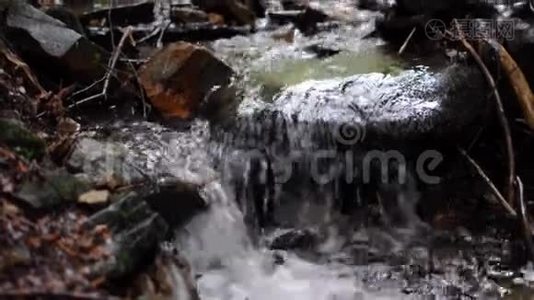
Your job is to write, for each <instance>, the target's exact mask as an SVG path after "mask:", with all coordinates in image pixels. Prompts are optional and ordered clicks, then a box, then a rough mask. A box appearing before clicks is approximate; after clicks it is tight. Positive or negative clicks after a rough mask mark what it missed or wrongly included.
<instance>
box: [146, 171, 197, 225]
mask: <svg viewBox="0 0 534 300" xmlns="http://www.w3.org/2000/svg"><path fill="white" fill-rule="evenodd" d="M199 192H200V187H199V186H196V185H194V184H189V183H184V182H180V181H176V180H171V181H168V182H166V183H163V184H160V185H159V186H158V188H157V190H156V191H155V192H152V193H151V194H150V195H148V196H147V197H146V201H147V202H148V204H149V205H150V207H151V208H152V209H153V210H155V211H157V212H158V213H159V214H160V215H161V216H162V217H163V218H164V219H165V220H166V221H167V222H168V223H169V224H170V225H171V226H173V227H176V226H179V225H181V224H184V223H185V222H187V221H189V219H190V218H191V217H192V216H194V215H195V214H196V213H198V212H200V211H201V210H203V209H205V208H207V203H206V201H205V200H204V199H203V198H202V197H201V196H200V193H199Z"/></svg>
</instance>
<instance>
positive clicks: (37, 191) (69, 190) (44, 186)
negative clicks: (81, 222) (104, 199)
mask: <svg viewBox="0 0 534 300" xmlns="http://www.w3.org/2000/svg"><path fill="white" fill-rule="evenodd" d="M88 190H89V185H88V184H87V183H86V182H84V181H81V180H79V179H78V178H76V177H75V176H73V175H72V174H69V173H68V172H67V171H66V170H65V169H57V170H52V171H43V172H42V174H41V176H40V178H28V179H26V180H25V181H24V182H23V183H22V184H21V186H20V188H19V190H18V191H17V192H16V193H15V197H16V198H18V199H19V200H21V201H23V202H25V203H27V204H29V205H30V206H31V207H33V208H37V209H39V208H49V207H53V206H56V205H59V204H62V203H65V202H75V201H77V199H78V197H79V196H80V195H82V194H83V193H85V192H87V191H88Z"/></svg>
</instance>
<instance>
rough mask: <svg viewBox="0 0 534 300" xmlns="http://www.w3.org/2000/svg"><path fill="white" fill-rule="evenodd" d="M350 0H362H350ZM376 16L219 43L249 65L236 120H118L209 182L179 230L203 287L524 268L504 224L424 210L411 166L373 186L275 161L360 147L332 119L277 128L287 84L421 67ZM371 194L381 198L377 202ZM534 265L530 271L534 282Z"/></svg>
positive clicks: (304, 294)
mask: <svg viewBox="0 0 534 300" xmlns="http://www.w3.org/2000/svg"><path fill="white" fill-rule="evenodd" d="M345 2H351V1H340V2H339V3H341V4H342V3H345ZM322 3H323V4H324V3H325V1H322ZM341 4H339V6H342V5H341ZM273 5H274V4H273ZM333 7H334V8H336V9H339V7H338V6H337V5H333ZM373 18H374V14H372V13H368V14H365V13H361V12H357V19H356V22H353V23H352V24H351V25H343V26H339V27H335V28H333V29H331V30H328V31H325V32H320V33H319V34H317V35H314V36H312V37H305V36H303V35H301V34H300V33H298V32H294V31H293V29H291V28H285V29H281V31H282V33H283V34H288V33H289V34H291V35H292V36H293V37H292V39H291V40H290V41H288V40H284V39H278V38H276V36H279V34H280V32H272V31H261V30H260V32H258V33H256V34H253V35H250V36H246V37H235V38H233V39H229V40H219V41H216V42H214V43H212V44H210V45H208V46H209V47H211V48H212V49H213V50H214V53H215V54H216V55H218V56H220V57H221V58H222V59H223V60H225V61H226V62H227V63H229V64H230V65H231V66H232V67H233V68H234V69H235V70H236V71H237V73H238V75H237V80H236V84H237V85H238V86H239V87H241V90H242V91H243V95H241V96H242V98H243V102H242V103H241V105H240V106H239V108H238V117H237V119H236V120H235V122H232V123H231V124H209V123H207V122H205V121H200V120H197V121H195V122H194V124H192V125H191V127H190V128H188V129H185V130H182V131H173V130H169V129H165V128H162V127H160V126H157V125H154V124H150V123H138V124H129V125H125V124H119V125H118V126H119V127H118V128H120V130H118V131H117V132H116V133H115V135H117V137H115V138H117V139H121V140H123V141H124V142H125V144H126V146H128V147H131V148H132V149H133V148H135V149H136V150H137V151H138V152H141V153H143V158H142V159H139V160H138V162H140V161H143V162H146V165H145V166H143V167H144V168H145V169H151V170H154V171H155V173H156V174H154V175H162V174H168V175H172V176H173V177H177V178H180V179H183V180H185V181H188V182H194V183H196V184H199V185H202V186H203V190H202V195H203V197H204V198H205V199H206V201H207V202H208V203H209V208H208V209H207V211H205V212H203V213H201V214H199V215H198V216H196V217H194V218H193V219H192V220H191V221H190V222H189V223H188V224H187V225H185V226H184V227H183V228H181V229H179V230H178V231H177V232H176V238H175V243H176V244H177V246H178V247H177V248H178V249H180V251H181V252H182V254H183V255H184V256H185V257H186V258H187V259H188V261H189V262H190V263H191V265H192V268H193V273H194V275H196V278H197V283H198V289H199V293H200V296H201V298H202V299H207V300H210V299H217V300H263V299H265V300H271V299H295V300H300V299H302V300H345V299H347V300H349V299H420V298H424V299H427V298H431V299H472V298H482V299H498V298H501V297H503V296H504V295H506V294H507V293H509V291H510V289H508V288H505V286H508V287H509V286H510V284H511V282H512V279H514V278H518V277H520V276H519V275H520V274H519V275H518V269H517V268H516V269H511V268H509V266H510V265H511V263H510V262H511V261H513V256H514V255H515V253H516V252H514V245H513V243H511V242H509V241H507V240H505V239H501V238H498V237H497V236H499V234H498V232H497V231H491V229H489V230H488V233H487V234H485V235H481V236H475V235H472V234H470V233H469V231H467V230H465V229H458V230H456V231H453V232H446V233H442V232H439V231H435V230H433V229H431V228H430V226H429V225H426V224H425V223H424V222H422V221H421V220H420V219H419V217H418V214H417V212H416V205H417V203H418V202H420V201H432V200H433V199H425V198H424V195H423V194H422V193H421V191H420V190H419V188H418V186H417V184H416V183H415V180H414V174H412V173H411V172H408V180H407V182H406V183H403V184H388V185H379V186H377V185H370V186H369V185H360V184H358V183H351V184H348V185H347V184H344V183H343V182H341V181H339V180H333V181H327V182H322V183H321V182H317V181H315V180H313V178H308V177H307V175H309V173H310V170H309V169H308V168H306V167H295V169H294V170H292V171H293V172H292V176H290V177H289V178H286V177H287V176H285V175H287V174H282V173H283V172H282V173H281V172H278V171H280V170H276V168H275V167H274V165H275V164H274V163H273V161H276V160H277V159H278V158H280V157H285V156H287V155H291V154H293V153H299V159H300V160H303V161H305V162H306V160H307V159H308V158H307V157H308V156H309V154H311V153H313V152H314V151H317V150H332V151H334V152H335V153H337V154H336V155H338V156H337V158H342V157H344V156H343V155H344V152H343V151H345V150H346V149H344V148H342V149H340V148H339V145H338V144H336V142H335V141H333V140H332V138H331V135H332V132H330V130H331V129H330V128H329V127H328V126H326V125H325V126H322V125H321V123H319V125H318V126H312V127H309V126H301V125H303V124H300V123H298V122H296V123H290V122H286V120H285V119H284V120H282V121H279V120H278V119H277V118H278V117H279V116H276V115H275V116H274V117H273V121H272V122H267V123H268V125H267V126H268V127H271V128H268V129H269V130H265V128H264V127H262V126H260V125H259V124H258V123H257V118H256V119H255V118H254V117H256V115H255V114H256V113H257V112H258V111H259V110H261V109H264V108H266V107H270V106H273V105H276V103H275V102H273V100H274V99H275V98H276V95H278V94H279V93H280V92H281V91H283V90H284V89H285V88H286V87H289V86H293V85H296V84H299V83H302V82H308V84H310V85H315V84H318V82H315V81H311V82H310V81H309V80H324V79H333V78H341V77H347V76H351V75H356V74H365V73H371V72H380V73H384V74H392V75H395V74H398V73H399V72H401V71H402V70H405V69H410V68H412V67H413V65H414V62H413V61H401V60H400V59H398V58H397V56H396V55H395V54H391V52H389V51H387V49H386V47H385V46H386V45H385V44H384V42H383V41H381V40H380V39H376V38H364V37H366V36H367V35H368V34H370V33H371V32H372V31H373ZM260 25H261V24H260ZM291 31H293V32H291ZM325 50H327V51H325ZM324 53H327V55H326V56H323V54H324ZM415 64H419V61H418V62H417V63H415ZM251 116H252V117H251ZM260 118H261V119H264V121H265V119H269V117H265V116H260ZM304 125H305V124H304ZM275 127H283V128H282V129H281V130H276V129H277V128H275ZM273 132H274V134H273ZM281 132H283V134H280V133H281ZM267 135H269V137H268V138H267V139H262V138H264V137H265V136H267ZM258 136H259V137H260V139H261V140H262V142H261V143H258V138H257V137H258ZM132 137H133V138H132ZM253 137H254V138H253ZM292 163H293V162H291V167H293V166H294V165H293V164H292ZM286 166H287V165H286ZM326 167H328V166H326ZM371 198H372V199H373V200H375V202H378V205H377V204H376V203H374V204H373V205H368V204H369V202H372V201H371ZM381 201H383V202H387V203H383V202H381ZM388 203H389V204H388ZM391 203H393V204H394V205H390V204H391ZM385 210H388V212H386V211H385ZM275 244H277V245H278V246H274V245H275ZM531 272H532V271H529V269H526V270H525V272H524V274H525V276H523V277H524V281H526V282H528V281H529V280H530V279H529V278H530V277H532V276H531V275H530V274H531ZM499 280H500V281H499ZM503 282H506V283H503ZM516 283H517V281H516ZM499 284H500V285H499ZM521 286H524V285H521ZM520 290H521V291H520ZM526 291H527V292H526V294H528V289H526ZM515 293H516V294H519V295H521V296H517V298H515V299H527V298H522V297H523V296H522V295H524V294H525V293H523V291H522V289H515Z"/></svg>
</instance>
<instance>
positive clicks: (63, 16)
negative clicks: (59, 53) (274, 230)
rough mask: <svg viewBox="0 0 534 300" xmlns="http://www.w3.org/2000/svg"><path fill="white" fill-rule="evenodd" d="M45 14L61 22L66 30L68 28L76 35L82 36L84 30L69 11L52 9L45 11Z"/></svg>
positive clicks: (57, 8)
mask: <svg viewBox="0 0 534 300" xmlns="http://www.w3.org/2000/svg"><path fill="white" fill-rule="evenodd" d="M46 14H47V15H49V16H51V17H53V18H55V19H58V20H60V21H61V22H63V23H64V24H65V25H66V26H67V28H70V29H72V30H74V31H76V32H77V33H79V34H81V35H84V34H85V32H84V29H83V26H82V23H81V22H80V19H79V18H78V16H76V15H75V14H74V12H72V11H71V10H69V9H66V8H63V7H52V8H49V9H47V10H46Z"/></svg>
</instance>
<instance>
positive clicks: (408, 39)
mask: <svg viewBox="0 0 534 300" xmlns="http://www.w3.org/2000/svg"><path fill="white" fill-rule="evenodd" d="M416 30H417V27H414V28H413V29H412V32H410V34H409V35H408V37H407V38H406V41H404V44H402V46H401V47H400V49H399V52H398V54H399V55H402V53H404V50H406V47H407V46H408V43H409V42H410V40H411V39H412V37H413V35H414V34H415V31H416Z"/></svg>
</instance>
